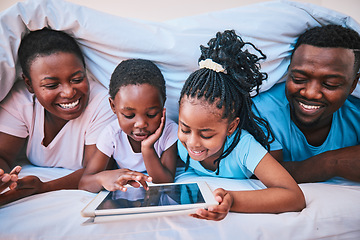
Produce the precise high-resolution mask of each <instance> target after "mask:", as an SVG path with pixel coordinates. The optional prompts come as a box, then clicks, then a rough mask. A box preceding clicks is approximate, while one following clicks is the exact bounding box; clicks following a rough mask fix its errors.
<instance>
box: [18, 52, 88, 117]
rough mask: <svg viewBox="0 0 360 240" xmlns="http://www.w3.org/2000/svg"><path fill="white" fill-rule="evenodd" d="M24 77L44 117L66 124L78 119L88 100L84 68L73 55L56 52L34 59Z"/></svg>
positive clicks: (79, 60)
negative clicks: (26, 75) (44, 114)
mask: <svg viewBox="0 0 360 240" xmlns="http://www.w3.org/2000/svg"><path fill="white" fill-rule="evenodd" d="M29 74H30V79H29V78H27V77H25V76H24V80H25V83H26V85H27V87H28V90H29V91H30V92H31V93H34V94H35V95H36V98H37V99H38V101H39V102H40V104H41V105H42V106H43V107H44V108H45V110H46V111H47V115H46V116H47V117H52V118H55V119H58V120H61V121H63V120H64V121H68V120H72V119H75V118H77V117H79V116H80V115H81V114H82V112H83V111H84V110H85V107H86V105H87V103H88V99H89V83H88V80H87V77H86V71H85V68H84V65H83V63H82V61H81V59H79V58H78V57H77V56H76V55H75V54H72V53H65V52H58V53H54V54H51V55H49V56H40V57H37V58H36V59H35V60H34V61H33V62H32V63H31V66H30V69H29Z"/></svg>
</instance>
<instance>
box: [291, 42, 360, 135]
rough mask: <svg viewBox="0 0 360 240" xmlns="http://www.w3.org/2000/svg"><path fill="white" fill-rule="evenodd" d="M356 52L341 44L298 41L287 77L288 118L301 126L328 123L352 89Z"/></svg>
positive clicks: (353, 85) (304, 128) (303, 128)
mask: <svg viewBox="0 0 360 240" xmlns="http://www.w3.org/2000/svg"><path fill="white" fill-rule="evenodd" d="M354 61H355V56H354V53H353V52H352V50H350V49H344V48H319V47H314V46H311V45H306V44H304V45H301V46H299V48H298V49H297V50H296V51H295V53H294V54H293V57H292V61H291V64H290V66H289V71H288V76H287V80H286V97H287V99H288V101H289V104H290V111H291V119H292V120H293V121H294V123H295V124H296V125H297V126H298V127H299V128H300V129H301V130H316V129H319V128H323V127H326V126H330V125H331V121H332V115H333V113H334V112H335V111H337V110H338V109H339V108H340V107H341V106H342V105H343V104H344V102H345V100H346V98H347V97H348V96H349V95H350V94H351V93H352V91H353V90H354V89H355V87H356V84H357V81H358V77H359V76H356V74H355V72H354Z"/></svg>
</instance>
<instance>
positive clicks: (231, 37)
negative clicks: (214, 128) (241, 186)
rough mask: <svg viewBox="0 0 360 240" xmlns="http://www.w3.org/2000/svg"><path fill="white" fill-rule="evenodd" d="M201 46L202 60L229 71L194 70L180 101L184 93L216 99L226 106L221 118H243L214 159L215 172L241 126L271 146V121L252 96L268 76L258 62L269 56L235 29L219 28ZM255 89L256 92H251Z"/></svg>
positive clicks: (187, 164) (190, 95) (213, 100)
mask: <svg viewBox="0 0 360 240" xmlns="http://www.w3.org/2000/svg"><path fill="white" fill-rule="evenodd" d="M246 45H250V46H251V47H252V48H253V49H255V50H256V51H257V52H258V53H259V55H260V56H257V55H255V54H252V53H250V52H249V51H248V50H247V49H244V48H245V46H246ZM200 49H201V56H200V58H199V61H201V60H205V59H211V60H212V61H213V62H216V63H218V64H220V65H221V66H222V67H223V68H224V69H225V71H226V72H216V71H214V70H211V69H208V68H201V69H199V70H197V71H195V72H193V73H192V74H191V75H190V76H189V78H188V79H187V80H186V82H185V84H184V86H183V88H182V90H181V94H180V100H179V104H181V99H182V98H183V97H184V95H186V96H188V97H193V98H194V97H196V98H197V99H202V100H206V101H208V102H209V103H210V104H214V102H216V107H217V108H218V109H222V108H224V111H223V116H222V118H223V119H226V118H227V119H229V122H231V121H232V120H234V119H235V118H236V117H239V118H240V123H239V125H238V126H237V130H236V131H235V132H234V134H235V136H234V140H233V142H232V143H231V144H230V146H229V147H228V148H227V149H225V150H224V152H223V153H222V154H221V156H220V157H219V158H218V159H216V160H215V163H217V172H216V174H219V171H220V169H219V163H220V160H221V159H223V158H225V157H227V156H228V155H229V154H230V153H231V151H232V150H233V149H234V148H235V147H236V145H237V144H238V142H239V141H240V136H241V129H245V130H246V131H248V132H249V133H250V134H252V135H253V136H254V137H255V139H256V140H257V141H258V142H259V143H260V144H261V145H262V146H264V147H265V148H267V149H268V150H270V146H269V142H270V141H269V139H270V137H272V136H271V131H270V127H269V124H268V123H267V122H266V121H265V120H264V119H262V118H259V117H257V116H256V115H255V114H254V113H253V111H252V104H253V102H252V99H251V98H252V97H254V96H256V95H257V94H258V93H259V90H260V86H261V84H262V81H263V80H265V79H266V78H267V74H266V73H263V72H260V64H259V61H260V60H262V59H265V58H266V56H265V55H264V54H263V53H262V52H261V50H259V49H257V48H256V47H255V46H254V45H253V44H252V43H250V42H244V41H243V40H242V39H241V37H239V36H237V35H236V33H235V31H234V30H227V31H224V32H223V33H221V32H218V33H217V34H216V37H215V38H213V39H211V40H210V41H209V42H208V47H205V46H200ZM253 90H255V92H254V94H251V93H252V92H253ZM261 125H262V126H264V127H265V128H266V130H267V132H268V133H269V134H268V135H266V134H265V133H264V131H263V130H262V129H261V127H260V126H261ZM185 166H186V169H187V168H188V166H189V155H188V156H187V162H186V165H185Z"/></svg>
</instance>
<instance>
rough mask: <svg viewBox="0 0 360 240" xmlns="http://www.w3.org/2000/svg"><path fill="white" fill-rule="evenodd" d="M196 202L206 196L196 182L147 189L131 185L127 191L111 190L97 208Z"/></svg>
mask: <svg viewBox="0 0 360 240" xmlns="http://www.w3.org/2000/svg"><path fill="white" fill-rule="evenodd" d="M194 203H205V200H204V197H203V196H202V194H201V191H200V189H199V186H198V185H197V184H196V183H189V184H174V185H161V186H156V185H154V186H152V185H150V186H149V190H147V191H146V190H145V189H144V188H143V187H140V188H133V187H129V188H128V189H127V191H126V192H122V191H114V192H110V193H109V194H108V195H107V196H106V198H105V199H104V200H103V201H102V202H101V204H100V205H99V206H98V207H97V208H96V210H104V209H114V208H138V207H151V206H166V205H182V204H194Z"/></svg>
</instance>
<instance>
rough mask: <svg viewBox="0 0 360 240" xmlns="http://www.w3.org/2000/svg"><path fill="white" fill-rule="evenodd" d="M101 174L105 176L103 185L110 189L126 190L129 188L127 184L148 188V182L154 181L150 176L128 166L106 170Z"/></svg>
mask: <svg viewBox="0 0 360 240" xmlns="http://www.w3.org/2000/svg"><path fill="white" fill-rule="evenodd" d="M101 175H102V178H103V179H102V185H103V187H104V188H105V189H106V190H108V191H116V190H120V191H123V192H125V191H126V190H127V188H126V187H125V185H127V184H129V185H131V186H133V187H136V188H138V187H140V186H143V187H144V188H145V189H146V190H148V185H147V183H146V182H151V181H152V178H151V177H150V176H147V175H145V174H143V173H140V172H137V171H132V170H130V169H126V168H123V169H117V170H110V171H104V172H103V174H101Z"/></svg>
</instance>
